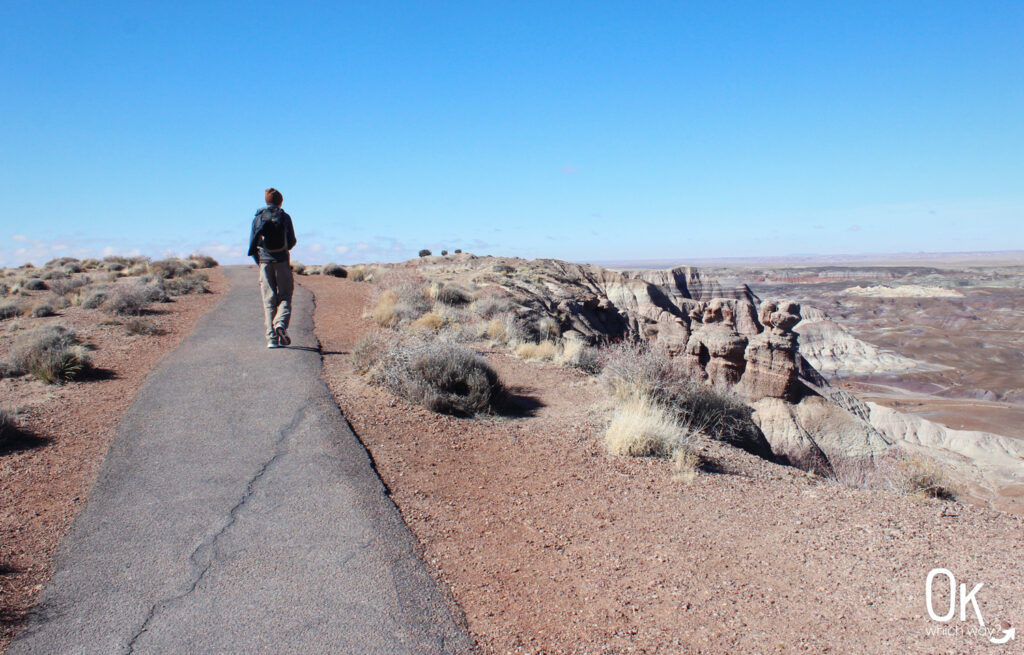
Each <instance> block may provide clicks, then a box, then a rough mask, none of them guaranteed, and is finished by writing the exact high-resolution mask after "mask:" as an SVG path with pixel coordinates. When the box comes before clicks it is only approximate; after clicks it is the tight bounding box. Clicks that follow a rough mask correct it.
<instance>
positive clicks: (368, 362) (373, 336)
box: [352, 330, 396, 375]
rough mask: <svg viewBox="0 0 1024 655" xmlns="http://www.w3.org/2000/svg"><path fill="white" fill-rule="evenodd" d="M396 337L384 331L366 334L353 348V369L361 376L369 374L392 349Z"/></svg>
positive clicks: (372, 331)
mask: <svg viewBox="0 0 1024 655" xmlns="http://www.w3.org/2000/svg"><path fill="white" fill-rule="evenodd" d="M395 339H396V337H395V336H394V334H393V333H390V332H385V331H383V330H371V331H368V332H364V333H363V334H362V335H360V337H359V338H358V339H356V343H355V345H354V346H352V368H354V369H355V370H356V372H357V373H359V374H361V375H362V374H366V373H369V372H370V371H371V370H372V369H373V368H374V367H375V366H377V364H378V363H379V362H380V361H381V358H382V357H383V354H384V353H385V352H386V351H387V350H388V349H389V348H391V347H392V344H393V342H394V341H395Z"/></svg>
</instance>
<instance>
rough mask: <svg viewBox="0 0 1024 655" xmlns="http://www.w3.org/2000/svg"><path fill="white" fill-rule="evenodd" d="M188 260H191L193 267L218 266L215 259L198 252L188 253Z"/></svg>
mask: <svg viewBox="0 0 1024 655" xmlns="http://www.w3.org/2000/svg"><path fill="white" fill-rule="evenodd" d="M188 260H189V261H190V262H192V264H193V268H214V267H216V266H219V264H218V263H217V260H216V259H214V258H213V257H210V256H209V255H203V254H200V253H196V254H194V255H189V257H188Z"/></svg>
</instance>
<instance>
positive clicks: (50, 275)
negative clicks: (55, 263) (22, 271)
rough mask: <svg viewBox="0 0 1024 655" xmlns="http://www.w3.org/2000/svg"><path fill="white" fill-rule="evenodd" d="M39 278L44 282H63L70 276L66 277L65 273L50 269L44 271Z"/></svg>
mask: <svg viewBox="0 0 1024 655" xmlns="http://www.w3.org/2000/svg"><path fill="white" fill-rule="evenodd" d="M40 277H42V279H44V280H47V281H49V280H64V279H67V278H69V277H71V276H70V275H68V274H67V273H65V272H64V271H62V270H61V269H59V268H54V269H50V270H48V271H44V272H43V274H42V275H41V276H40Z"/></svg>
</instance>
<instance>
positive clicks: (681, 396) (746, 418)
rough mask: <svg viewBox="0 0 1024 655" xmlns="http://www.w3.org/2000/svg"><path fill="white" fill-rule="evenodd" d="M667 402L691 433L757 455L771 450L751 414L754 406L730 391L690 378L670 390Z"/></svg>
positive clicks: (766, 454)
mask: <svg viewBox="0 0 1024 655" xmlns="http://www.w3.org/2000/svg"><path fill="white" fill-rule="evenodd" d="M667 406H668V407H669V408H670V409H671V410H673V411H674V412H675V414H676V416H677V418H678V420H679V422H680V423H681V424H683V425H685V426H686V428H687V430H689V431H690V432H691V433H700V434H704V435H706V436H708V437H711V438H712V439H715V440H717V441H722V442H725V443H728V444H730V445H733V446H736V447H737V448H742V449H744V450H747V451H749V452H752V453H754V454H757V455H762V456H768V455H770V453H771V448H770V447H769V446H768V444H767V442H766V441H765V438H764V435H763V434H761V431H760V429H759V428H758V427H757V425H756V424H755V423H754V421H753V419H752V418H751V415H752V414H753V410H751V409H750V407H748V406H747V405H746V404H745V403H744V402H743V401H742V400H740V399H739V397H738V396H736V394H734V393H732V392H730V391H726V390H723V389H716V388H714V387H712V386H710V385H707V384H704V383H702V382H689V383H687V384H686V385H684V386H683V387H681V388H679V389H676V390H675V391H674V392H673V393H672V395H671V397H670V398H669V399H668V401H667Z"/></svg>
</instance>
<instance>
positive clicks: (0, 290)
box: [0, 282, 11, 297]
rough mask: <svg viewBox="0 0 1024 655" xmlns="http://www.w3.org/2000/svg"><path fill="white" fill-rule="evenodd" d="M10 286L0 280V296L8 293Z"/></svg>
mask: <svg viewBox="0 0 1024 655" xmlns="http://www.w3.org/2000/svg"><path fill="white" fill-rule="evenodd" d="M10 291H11V287H10V286H9V285H8V284H7V283H6V282H0V297H2V296H6V295H7V294H8V293H10Z"/></svg>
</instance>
